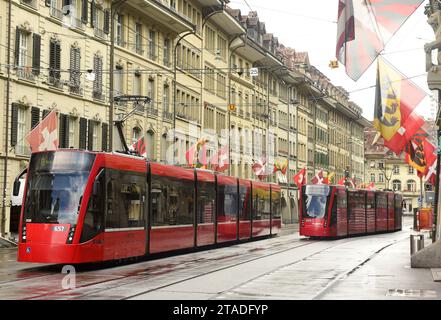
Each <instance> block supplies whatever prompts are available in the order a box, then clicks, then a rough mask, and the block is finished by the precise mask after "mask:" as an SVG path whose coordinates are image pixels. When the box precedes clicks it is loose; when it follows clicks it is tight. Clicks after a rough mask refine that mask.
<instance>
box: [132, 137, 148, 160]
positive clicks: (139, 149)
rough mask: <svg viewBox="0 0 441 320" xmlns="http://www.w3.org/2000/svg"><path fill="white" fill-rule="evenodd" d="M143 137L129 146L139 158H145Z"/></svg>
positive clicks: (145, 151)
mask: <svg viewBox="0 0 441 320" xmlns="http://www.w3.org/2000/svg"><path fill="white" fill-rule="evenodd" d="M145 147H146V146H145V140H144V137H141V139H139V140H138V141H136V142H135V143H134V144H132V145H131V147H130V148H131V149H132V150H133V151H135V152H136V153H137V154H139V155H140V156H141V157H147V150H146V148H145Z"/></svg>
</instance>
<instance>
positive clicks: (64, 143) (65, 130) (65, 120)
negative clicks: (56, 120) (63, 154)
mask: <svg viewBox="0 0 441 320" xmlns="http://www.w3.org/2000/svg"><path fill="white" fill-rule="evenodd" d="M59 144H60V148H68V147H69V117H68V116H67V115H66V114H60V138H59Z"/></svg>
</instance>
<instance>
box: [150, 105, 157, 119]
mask: <svg viewBox="0 0 441 320" xmlns="http://www.w3.org/2000/svg"><path fill="white" fill-rule="evenodd" d="M147 114H148V116H150V117H157V116H158V109H156V108H153V107H152V106H149V107H147Z"/></svg>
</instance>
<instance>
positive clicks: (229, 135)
mask: <svg viewBox="0 0 441 320" xmlns="http://www.w3.org/2000/svg"><path fill="white" fill-rule="evenodd" d="M242 35H243V33H241V34H237V35H235V36H234V37H233V38H232V39H231V40H230V42H229V43H228V48H230V46H231V44H232V43H233V41H234V40H236V39H238V38H240V37H241V36H242ZM246 43H247V37H245V40H244V42H243V44H241V45H239V46H237V47H235V48H234V49H233V50H230V54H229V56H228V108H227V111H228V131H227V132H228V163H229V165H228V175H230V176H231V166H232V163H231V132H230V130H231V111H230V109H229V108H230V107H229V106H230V104H231V74H232V72H231V57H232V56H233V53H234V52H235V51H236V50H237V49H239V48H242V47H245V46H246ZM239 141H240V137H239Z"/></svg>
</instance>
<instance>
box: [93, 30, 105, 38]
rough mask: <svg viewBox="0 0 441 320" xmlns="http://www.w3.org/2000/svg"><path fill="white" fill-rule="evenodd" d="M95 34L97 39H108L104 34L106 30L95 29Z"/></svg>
mask: <svg viewBox="0 0 441 320" xmlns="http://www.w3.org/2000/svg"><path fill="white" fill-rule="evenodd" d="M93 34H94V35H95V37H98V38H101V39H107V34H105V33H104V30H102V29H100V28H98V27H95V28H94V29H93Z"/></svg>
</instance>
